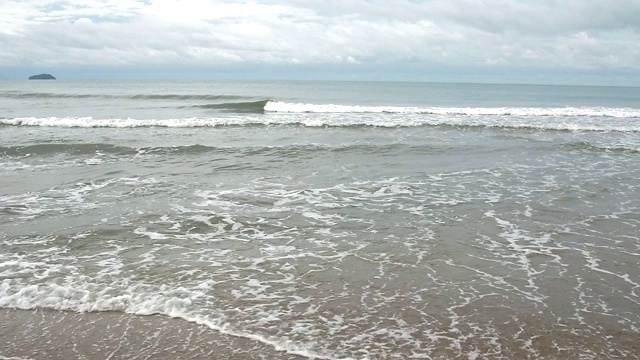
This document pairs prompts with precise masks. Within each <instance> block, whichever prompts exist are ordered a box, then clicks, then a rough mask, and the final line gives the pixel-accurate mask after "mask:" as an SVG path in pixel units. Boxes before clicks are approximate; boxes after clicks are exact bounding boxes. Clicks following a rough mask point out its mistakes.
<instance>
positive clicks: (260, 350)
mask: <svg viewBox="0 0 640 360" xmlns="http://www.w3.org/2000/svg"><path fill="white" fill-rule="evenodd" d="M0 344H3V345H2V346H0V359H2V356H4V357H9V358H10V357H18V358H27V359H238V360H244V359H247V360H249V359H291V360H296V359H303V357H301V356H297V355H291V354H286V353H285V352H281V351H276V350H275V349H273V348H272V347H270V346H267V345H264V344H262V343H260V342H258V341H254V340H250V339H245V338H240V337H235V336H229V335H225V334H221V333H220V332H218V331H214V330H211V329H210V328H208V327H206V326H203V325H198V324H195V323H190V322H188V321H184V320H182V319H173V318H169V317H166V316H161V315H151V316H135V315H128V314H123V313H118V312H100V313H83V314H80V313H73V312H63V311H50V310H36V311H23V310H8V309H0Z"/></svg>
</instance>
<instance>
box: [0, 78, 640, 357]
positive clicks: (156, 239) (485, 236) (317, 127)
mask: <svg viewBox="0 0 640 360" xmlns="http://www.w3.org/2000/svg"><path fill="white" fill-rule="evenodd" d="M639 261H640V89H639V88H623V87H577V86H575V87H574V86H540V85H537V86H533V85H489V84H428V83H375V82H267V81H263V82H251V81H241V82H240V81H238V82H231V81H227V82H217V81H182V82H181V81H63V80H58V81H4V82H1V83H0V308H2V310H3V312H1V313H0V318H3V320H0V324H2V323H4V324H11V326H9V325H0V337H1V338H2V339H3V341H2V345H0V358H1V357H22V358H38V359H41V358H65V357H66V358H69V356H71V357H74V358H83V357H84V358H123V359H124V358H140V359H142V358H145V359H147V358H154V356H155V358H165V357H168V358H214V359H215V358H238V359H245V358H246V359H253V358H256V359H259V358H269V359H274V358H283V359H288V358H322V359H385V358H389V359H407V358H415V359H429V358H438V359H439V358H462V359H475V358H491V359H498V358H504V359H512V358H531V359H547V358H560V357H565V358H583V359H605V358H638V354H640V351H639V347H638V344H637V339H638V338H640V268H639V267H638V262H639ZM168 329H171V330H168ZM163 331H164V332H163ZM149 339H151V340H149ZM178 347H180V349H179V350H176V349H178ZM167 349H169V350H167ZM212 349H216V350H215V351H214V350H212ZM163 355H164V356H163Z"/></svg>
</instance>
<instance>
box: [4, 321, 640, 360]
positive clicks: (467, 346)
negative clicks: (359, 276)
mask: <svg viewBox="0 0 640 360" xmlns="http://www.w3.org/2000/svg"><path fill="white" fill-rule="evenodd" d="M541 320H542V319H536V318H535V317H534V318H531V319H521V322H520V323H519V325H518V326H513V325H515V324H513V325H512V326H511V327H512V328H511V329H509V326H507V327H502V326H500V325H499V324H495V325H496V330H498V328H501V329H500V330H499V331H498V333H500V335H501V338H500V339H498V340H497V341H498V342H499V343H500V346H499V348H500V351H498V352H496V351H495V349H496V347H495V345H496V344H489V342H491V343H494V342H496V339H486V338H484V339H483V338H482V337H477V338H473V339H467V340H468V341H463V342H462V343H460V344H459V346H456V347H448V348H441V349H434V352H433V357H432V358H433V359H499V358H507V359H519V358H522V359H524V358H535V359H559V358H562V359H638V358H639V356H640V355H639V354H640V343H639V342H638V341H637V340H638V337H637V336H638V334H637V333H634V332H629V331H616V330H613V329H612V330H611V331H610V332H607V333H606V334H601V336H599V337H593V336H585V335H586V333H584V332H583V331H581V329H577V328H570V327H565V326H558V325H553V326H548V327H544V326H542V328H541V324H540V321H541ZM460 326H464V325H463V324H460ZM510 330H511V331H513V332H512V333H510V332H509V331H510ZM439 335H440V336H446V334H444V333H440V334H439ZM510 337H520V338H521V337H529V338H530V342H529V343H528V346H526V347H525V348H523V347H521V343H519V342H516V341H509V338H510ZM0 344H3V345H2V347H1V349H0V359H13V358H15V359H239V360H243V359H292V360H298V359H304V357H302V356H298V355H292V354H287V353H286V352H284V351H277V350H275V349H274V348H272V347H270V346H268V345H265V344H262V343H260V342H259V341H255V340H251V339H246V338H241V337H236V336H230V335H226V334H222V333H220V332H218V331H215V330H212V329H210V328H208V327H206V326H203V325H198V324H195V323H191V322H188V321H185V320H182V319H175V318H169V317H166V316H161V315H151V316H135V315H129V314H123V313H119V312H99V313H73V312H63V311H51V310H35V311H23V310H10V309H0ZM404 350H406V349H404ZM384 358H389V359H407V358H412V357H411V354H410V353H406V352H405V351H403V349H401V348H398V349H397V351H394V352H390V353H389V354H387V356H385V357H384Z"/></svg>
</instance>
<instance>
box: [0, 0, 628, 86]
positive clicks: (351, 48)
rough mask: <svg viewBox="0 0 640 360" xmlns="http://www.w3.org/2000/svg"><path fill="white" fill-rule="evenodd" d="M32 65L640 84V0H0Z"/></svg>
mask: <svg viewBox="0 0 640 360" xmlns="http://www.w3.org/2000/svg"><path fill="white" fill-rule="evenodd" d="M31 72H36V73H38V72H51V73H54V72H56V73H54V75H57V76H58V77H61V76H66V77H68V78H83V77H86V78H93V77H117V78H123V77H124V78H126V77H152V78H153V77H155V78H176V77H202V76H206V77H208V78H216V77H227V78H229V77H230V78H233V77H238V78H252V77H253V78H270V79H277V78H282V79H295V78H301V79H315V78H321V79H322V78H327V79H361V80H418V81H455V82H464V81H469V82H530V83H575V84H582V83H585V84H603V85H634V86H640V0H535V1H534V0H279V1H275V0H251V1H245V0H102V1H100V0H71V1H64V0H2V1H0V78H5V79H6V78H24V76H25V75H26V76H28V75H31Z"/></svg>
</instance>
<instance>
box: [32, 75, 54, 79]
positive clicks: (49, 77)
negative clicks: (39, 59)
mask: <svg viewBox="0 0 640 360" xmlns="http://www.w3.org/2000/svg"><path fill="white" fill-rule="evenodd" d="M55 79H56V78H55V77H54V76H53V75H51V74H40V75H33V76H29V80H55Z"/></svg>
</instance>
